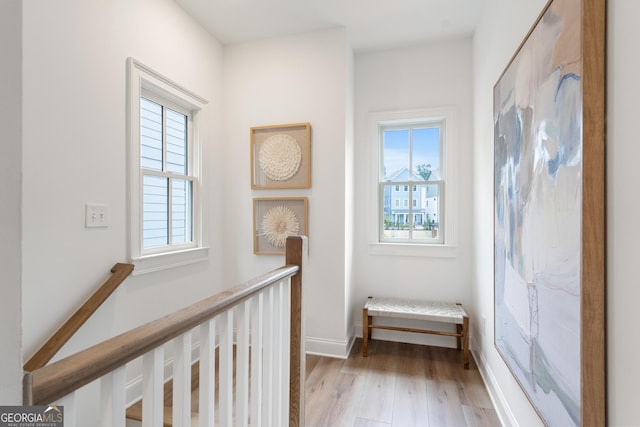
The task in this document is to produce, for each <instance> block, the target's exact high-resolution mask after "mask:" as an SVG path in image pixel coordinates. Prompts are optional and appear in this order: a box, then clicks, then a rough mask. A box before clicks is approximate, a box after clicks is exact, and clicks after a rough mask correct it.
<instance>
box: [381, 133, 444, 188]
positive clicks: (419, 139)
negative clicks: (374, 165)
mask: <svg viewBox="0 0 640 427" xmlns="http://www.w3.org/2000/svg"><path fill="white" fill-rule="evenodd" d="M439 133H440V129H439V128H438V127H424V128H413V129H411V137H412V138H411V139H410V129H390V130H385V131H384V146H383V147H384V149H383V162H384V163H383V165H384V173H385V176H389V175H390V174H392V173H393V172H395V171H398V170H400V169H402V168H405V167H406V168H407V169H409V170H411V171H414V172H415V170H416V166H417V165H420V164H430V165H431V170H432V171H433V170H438V169H440V137H439ZM410 145H411V163H412V164H411V165H410V164H409V161H410V158H409V146H410Z"/></svg>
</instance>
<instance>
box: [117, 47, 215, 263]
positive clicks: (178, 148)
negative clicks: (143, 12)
mask: <svg viewBox="0 0 640 427" xmlns="http://www.w3.org/2000/svg"><path fill="white" fill-rule="evenodd" d="M128 65H129V77H130V82H129V114H130V120H129V122H130V125H129V126H130V129H129V145H130V153H131V154H130V158H131V166H130V187H131V189H130V191H131V202H130V210H131V212H130V228H131V236H130V241H131V245H130V246H131V248H130V250H131V259H132V261H133V262H134V264H135V265H136V268H135V270H134V272H135V273H136V274H141V273H145V272H148V271H156V270H159V269H164V268H170V267H173V266H177V265H184V264H187V263H191V262H197V261H201V260H205V259H207V258H208V255H207V248H206V247H205V245H204V242H203V239H202V232H201V218H202V217H203V215H202V212H201V206H200V198H199V189H200V170H199V167H198V164H199V155H200V152H199V144H198V140H197V136H198V114H199V113H200V111H201V110H202V108H203V107H204V105H205V104H206V100H204V99H202V98H200V97H199V96H197V95H195V94H193V93H191V92H190V91H188V90H186V89H184V88H182V87H181V86H179V85H177V84H176V83H173V82H171V81H169V80H167V79H166V78H164V77H163V76H161V75H159V74H157V73H156V72H154V71H153V70H151V69H149V68H148V67H146V66H144V65H142V64H140V63H139V62H137V61H135V60H133V59H131V58H130V59H129V61H128Z"/></svg>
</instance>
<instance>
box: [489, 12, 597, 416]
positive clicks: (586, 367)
mask: <svg viewBox="0 0 640 427" xmlns="http://www.w3.org/2000/svg"><path fill="white" fill-rule="evenodd" d="M551 14H554V15H555V16H553V17H552V18H553V19H550V17H551ZM559 22H560V24H559V25H560V26H562V25H569V23H573V24H575V25H573V27H572V28H571V29H569V30H567V29H566V28H559V27H557V26H556V27H554V28H555V30H559V29H561V30H563V31H555V32H554V31H549V32H547V33H542V34H541V33H540V32H544V31H545V27H546V26H547V25H548V26H550V27H551V26H553V25H557V24H558V23H559ZM605 27H606V0H550V1H549V2H548V3H547V5H546V6H545V8H544V10H543V11H542V13H541V14H540V16H539V18H538V19H537V21H536V23H535V24H534V26H533V27H532V29H531V30H530V31H529V33H528V34H527V36H526V37H525V40H524V41H523V42H522V44H521V45H520V47H519V48H518V50H517V51H516V53H515V54H514V56H513V58H512V59H511V61H510V62H509V65H507V67H506V69H505V71H504V72H503V74H502V75H501V77H500V79H499V80H498V82H497V83H496V86H495V87H494V120H495V123H494V126H495V150H496V156H495V177H494V185H495V187H494V207H495V209H496V212H495V216H494V217H495V230H494V235H495V241H494V247H495V263H496V264H495V305H494V310H495V324H494V338H495V341H494V344H495V346H496V349H497V350H498V352H499V353H500V355H501V356H502V358H503V359H504V361H505V363H506V365H507V366H508V367H509V369H510V370H511V372H512V373H513V375H514V377H515V378H516V380H517V381H518V383H519V384H520V386H521V387H522V389H523V391H524V392H525V394H526V395H527V397H528V399H529V400H530V401H531V403H532V405H533V407H534V408H535V410H536V411H537V412H538V414H539V415H540V418H541V420H542V421H543V422H544V423H545V425H573V424H575V425H580V426H588V427H599V426H604V425H606V424H607V418H606V362H605V357H606V338H605V327H606V312H605V307H606V305H605V304H606V301H605V292H606V276H605V245H606V239H605V237H606V236H605V223H606V221H605V219H606V218H605V212H606V204H605V202H606V200H605V139H606V134H605V113H606V110H605V105H606V104H605V102H606V93H605V66H606V64H605V58H606V49H605V46H606V44H605V32H606V31H605ZM555 35H559V37H563V36H566V37H565V38H564V39H562V40H561V41H559V39H554V36H555ZM536 40H537V43H538V44H537V47H538V49H537V50H536V49H533V48H532V47H531V46H529V45H528V44H529V43H536ZM540 40H544V42H540ZM576 44H577V45H576ZM567 47H571V48H576V49H577V52H578V57H577V58H576V61H573V62H570V61H568V62H562V56H563V55H566V54H567V52H566V51H563V50H562V49H566V48H567ZM525 57H526V58H525ZM565 57H566V56H565ZM523 58H525V59H523ZM545 58H546V59H548V60H550V61H552V62H553V64H554V65H556V66H557V67H550V69H551V70H552V71H551V72H559V73H560V74H561V75H562V76H561V77H556V78H557V79H558V81H559V80H561V79H562V78H564V77H565V74H563V73H565V71H566V70H570V73H569V71H566V76H568V78H569V79H575V78H576V76H577V77H578V78H577V80H579V87H580V89H579V90H580V91H579V93H578V96H579V99H580V101H578V102H579V106H580V114H577V115H576V116H575V117H574V119H573V120H574V121H570V120H569V118H568V117H566V116H563V115H562V113H560V116H558V117H561V120H560V121H559V122H558V123H553V119H554V118H557V117H551V120H549V121H548V122H546V123H545V126H548V127H545V128H544V129H538V131H544V132H539V133H538V134H536V135H537V137H539V138H542V139H544V138H549V137H550V136H549V134H548V132H551V133H552V132H554V131H556V130H557V129H554V128H552V127H551V126H554V125H558V127H564V128H565V129H568V128H570V126H567V125H568V124H570V125H571V126H574V125H575V126H578V127H580V126H581V129H579V134H580V144H581V147H580V150H581V152H580V156H581V158H580V161H581V167H580V169H579V172H578V174H579V175H578V176H576V175H575V174H574V173H568V175H569V179H575V180H576V182H577V184H578V185H577V188H578V187H579V191H581V197H580V199H579V203H578V204H577V206H576V207H575V211H576V212H577V215H575V217H574V218H573V221H575V223H574V224H577V225H575V228H576V229H577V232H578V233H579V238H578V239H577V241H576V245H575V247H576V249H577V253H576V254H575V255H576V257H577V265H578V266H579V268H578V273H577V275H576V279H577V286H576V288H575V289H577V290H578V292H577V293H576V294H577V295H576V298H575V304H577V307H578V315H577V317H576V318H577V321H578V322H579V326H578V331H577V334H578V336H579V339H578V343H577V346H576V347H577V348H569V347H570V346H569V344H570V343H567V342H562V343H560V344H562V345H563V346H564V349H563V350H564V351H567V352H570V353H571V354H575V355H576V357H575V359H576V360H575V361H574V362H575V364H576V366H577V367H578V377H577V378H578V381H579V383H578V384H576V385H575V386H574V387H573V388H572V389H573V390H577V395H578V398H577V407H575V408H572V407H571V405H567V404H566V402H568V401H569V399H567V400H566V401H564V402H562V404H560V405H559V404H557V403H555V402H551V404H550V400H549V399H550V396H553V398H555V399H556V400H558V401H561V400H562V398H561V397H558V396H560V395H561V394H562V390H558V389H559V388H558V389H555V390H554V385H556V384H557V383H556V381H557V380H558V381H564V380H565V378H562V379H557V378H555V377H554V375H553V373H554V372H555V371H554V370H553V369H552V368H551V365H550V361H549V360H547V359H546V358H545V356H546V354H545V352H544V350H543V348H542V344H541V343H540V342H541V341H542V340H543V339H548V338H542V337H541V336H540V334H542V333H543V332H542V328H543V327H542V326H541V325H543V324H544V322H548V320H544V321H543V320H541V316H549V315H550V314H551V315H553V314H554V313H555V311H554V310H557V306H561V305H560V304H546V303H548V301H549V299H550V298H549V297H547V298H545V299H544V300H543V299H541V298H542V297H541V296H540V293H541V292H547V293H551V292H557V290H558V289H553V288H552V286H549V284H551V282H545V287H546V288H548V289H553V291H549V290H545V291H540V289H542V288H539V289H538V288H537V285H535V283H536V282H537V279H535V280H534V281H532V282H531V284H529V283H530V282H528V281H526V280H521V281H520V282H518V280H515V281H513V276H516V279H522V278H523V277H524V276H521V277H520V276H518V275H517V274H515V275H514V274H513V271H514V270H517V269H519V268H520V269H522V270H526V269H527V268H529V267H530V266H527V261H526V260H525V261H524V262H521V263H512V260H513V259H514V258H508V257H517V256H520V255H522V254H521V253H520V252H518V251H521V250H529V249H530V248H531V247H533V246H534V245H537V246H538V249H532V253H535V251H536V250H538V251H539V250H540V247H542V248H546V249H551V248H552V245H553V244H555V243H557V242H550V241H547V240H545V236H549V235H551V236H554V237H556V238H558V239H559V240H560V241H562V236H565V233H564V230H562V229H559V230H557V231H558V233H550V232H547V231H545V228H544V227H538V231H541V232H540V233H538V234H534V233H530V232H529V233H528V232H527V231H526V230H525V225H522V224H525V221H529V224H532V223H533V222H532V220H531V218H525V216H526V215H527V214H529V212H530V211H533V210H536V209H537V210H539V211H542V212H543V214H544V208H542V209H540V208H539V206H540V204H537V205H536V206H538V207H536V206H532V205H531V204H527V203H526V200H528V199H526V200H525V202H524V203H520V199H525V198H523V197H522V194H521V193H522V192H523V191H528V190H525V187H524V186H523V187H518V186H517V185H515V184H514V185H512V186H510V185H511V184H510V183H506V181H505V180H504V176H506V172H505V170H507V169H509V168H511V170H512V172H510V173H511V176H512V177H514V179H513V181H512V182H520V183H522V182H523V181H526V180H530V181H529V182H528V185H530V186H534V185H535V183H533V182H532V181H535V179H537V178H538V175H536V173H537V171H539V170H540V169H535V168H528V167H527V166H526V165H524V164H519V165H517V166H516V165H514V164H513V160H514V158H516V159H523V157H524V156H527V155H528V154H531V153H528V152H527V151H526V150H534V147H531V146H528V144H529V143H531V144H535V143H537V142H540V140H535V139H532V141H526V139H525V136H523V135H524V134H525V133H526V132H528V131H530V130H531V129H527V128H526V126H520V125H519V124H518V123H515V121H514V123H506V124H504V123H501V121H504V120H506V121H508V118H507V117H506V116H507V114H506V113H505V111H506V110H507V109H508V108H513V109H515V105H518V109H520V110H519V112H518V113H519V114H520V116H519V120H521V123H520V124H522V123H524V122H525V121H527V125H531V127H532V128H534V127H535V124H536V119H535V118H532V117H529V116H527V117H526V118H523V117H525V115H529V114H531V115H535V114H540V111H541V110H542V111H544V110H545V105H535V107H537V108H522V105H526V106H527V107H529V106H531V107H533V106H534V104H526V103H525V104H523V103H520V102H518V101H520V100H518V101H515V100H512V102H513V105H514V106H513V107H511V106H507V104H506V103H507V102H510V101H506V100H507V98H508V97H509V96H511V97H512V98H514V99H515V98H517V96H518V95H514V93H516V88H526V90H527V91H529V92H528V93H526V97H528V98H529V99H528V100H527V101H529V100H533V99H534V98H535V94H534V92H535V91H537V90H541V88H542V86H538V85H539V84H540V83H541V80H542V79H541V74H544V73H545V72H547V71H548V70H543V72H542V73H540V72H539V71H540V69H541V68H542V65H541V64H542V63H543V62H544V60H545ZM525 61H527V62H526V66H525V65H523V64H524V62H525ZM536 67H538V68H536ZM520 68H522V69H524V70H528V72H529V74H528V75H527V72H525V73H523V74H518V78H515V77H513V76H510V74H513V73H517V71H516V70H519V69H520ZM551 72H549V74H551ZM532 76H533V77H532ZM536 79H537V81H536ZM510 80H511V81H512V82H516V81H517V84H513V85H511V83H510ZM561 86H562V85H561V84H558V86H557V89H558V92H559V91H560V90H561ZM574 87H577V86H574ZM509 90H511V91H513V93H512V94H509V95H506V93H507V92H508V91H509ZM554 96H558V94H557V93H556V94H555V95H554ZM558 99H559V96H558V98H554V101H553V103H554V105H556V103H557V102H559V101H558ZM572 102H573V101H572ZM558 111H560V112H561V109H558V110H557V111H556V112H555V114H558ZM509 114H510V113H509ZM515 116H516V115H514V117H515ZM567 121H570V123H568V122H567ZM509 126H513V128H512V132H509V130H508V128H509ZM575 130H576V129H573V131H575ZM509 133H511V134H512V135H518V137H517V138H516V139H517V140H516V141H515V143H514V141H510V140H509V138H508V134H509ZM571 135H573V134H571ZM561 136H562V138H558V139H557V141H559V142H558V145H557V146H558V147H561V149H564V148H565V147H564V146H562V144H564V143H565V142H564V141H563V140H562V139H563V138H564V137H565V136H566V135H561ZM509 144H512V145H513V146H516V145H517V146H518V147H517V150H512V151H509V150H508V148H505V147H509ZM537 148H538V151H535V150H534V152H533V156H530V157H531V158H533V157H535V156H538V157H536V158H537V159H538V160H539V159H540V158H544V159H545V161H546V164H545V165H544V167H548V168H549V169H548V171H550V170H552V169H553V170H554V172H553V173H558V174H560V173H564V171H559V170H557V169H556V168H557V167H558V163H561V161H560V160H558V159H559V157H558V154H557V153H556V152H555V150H553V149H551V150H548V151H545V150H546V148H549V147H546V148H545V149H543V150H540V147H537ZM501 150H504V152H503V151H501ZM505 153H506V154H505ZM509 153H511V157H509V156H510V154H509ZM515 153H517V154H515ZM522 153H524V154H522ZM549 153H551V156H547V157H544V155H547V154H549ZM543 154H544V155H543ZM541 155H543V156H542V157H541ZM554 156H555V157H554ZM504 160H510V161H511V164H507V163H508V162H503V161H504ZM574 160H575V158H574V159H572V161H574ZM537 166H540V163H539V164H537ZM544 167H543V170H544ZM574 172H575V171H574ZM527 174H529V175H527ZM557 176H558V175H556V178H557ZM558 179H559V180H560V179H566V176H564V175H563V176H562V177H561V178H558ZM558 185H561V184H558ZM531 191H533V190H531ZM505 195H506V196H505ZM518 198H520V199H518ZM557 200H560V201H562V200H565V199H564V198H562V197H559V198H557ZM510 203H511V204H512V205H513V206H517V208H516V209H511V210H510V211H509V213H510V214H513V213H515V215H512V216H513V217H514V218H515V217H518V216H520V218H515V219H514V218H511V220H505V218H506V217H505V216H504V215H506V213H505V210H508V209H509V207H508V206H509V204H510ZM560 214H562V213H560ZM547 215H549V216H550V214H549V213H547ZM530 216H531V217H532V218H534V220H535V219H536V218H537V217H535V215H533V214H530ZM543 218H544V217H543ZM567 219H568V218H567ZM508 221H511V222H509V224H508V227H505V223H506V222H508ZM519 221H522V222H519ZM542 223H543V224H545V223H544V219H543V220H542ZM566 223H570V221H566ZM515 224H519V225H518V226H519V227H521V229H518V230H516V231H515V232H514V231H510V227H517V226H516V225H515ZM532 228H535V224H534V226H533V227H532ZM505 230H506V231H505ZM507 234H509V236H510V237H513V236H517V237H516V238H515V240H509V239H507V238H505V235H507ZM558 236H559V237H558ZM532 243H533V245H531V244H532ZM507 247H508V248H509V249H506V248H507ZM507 253H508V255H507ZM525 254H526V253H525ZM570 255H571V254H570ZM525 257H526V256H525ZM525 257H522V258H525ZM531 258H533V257H531ZM535 262H539V260H536V261H535ZM507 264H509V265H507ZM513 265H516V267H515V268H514V267H513ZM529 270H530V271H531V272H532V273H535V274H530V277H538V276H536V274H543V273H547V271H542V272H537V271H535V266H534V267H533V269H532V268H529ZM523 283H526V286H525V288H526V290H524V291H522V289H523V287H522V286H521V285H522V284H523ZM574 283H575V282H574ZM551 285H552V284H551ZM533 288H536V290H535V292H534V291H533V290H532V289H533ZM518 289H520V292H521V294H522V295H524V296H525V297H526V298H527V301H522V298H520V299H518V298H517V293H518ZM507 293H509V295H507ZM566 294H569V292H566ZM532 301H533V302H535V310H534V309H532ZM509 304H513V305H512V307H511V308H509ZM518 304H520V306H519V307H523V306H525V307H526V306H527V305H528V309H529V313H530V314H529V317H528V318H529V320H530V322H529V324H528V327H529V328H530V329H529V330H528V333H529V334H530V335H529V336H528V337H527V335H526V334H525V335H523V337H524V338H520V340H521V341H522V342H526V341H527V339H529V340H530V342H531V343H532V344H531V345H530V349H532V350H531V351H530V353H529V354H528V355H527V354H526V352H524V356H525V358H526V356H528V357H529V361H528V362H527V361H526V360H525V361H524V364H525V365H526V364H527V363H529V365H528V366H524V367H523V366H521V365H522V363H521V364H520V365H519V364H518V363H514V361H517V360H518V359H517V357H518V351H519V350H518V348H517V346H514V347H508V346H507V344H511V343H510V342H509V341H510V337H512V336H515V335H514V334H513V333H511V331H510V328H511V329H513V330H517V329H518V328H519V327H520V326H519V325H525V328H524V329H526V318H525V319H524V320H525V322H518V321H517V319H515V317H516V316H513V317H512V318H511V317H510V316H509V315H508V314H509V313H510V312H513V313H516V312H520V315H521V317H522V312H521V311H520V310H517V309H516V307H518ZM542 304H546V305H547V307H544V308H543V305H542ZM549 305H555V306H556V307H555V308H554V309H552V308H550V307H548V306H549ZM573 309H575V307H573ZM531 313H533V314H531ZM552 317H553V318H552V319H551V321H553V322H555V328H556V329H558V330H561V329H562V328H564V327H565V323H566V320H567V319H566V318H564V317H563V316H552ZM568 317H569V316H568ZM546 330H547V334H548V335H550V333H548V331H549V328H546ZM525 332H527V331H525ZM516 341H517V340H516ZM505 343H506V344H505ZM547 345H549V343H548V342H547ZM520 361H521V362H522V359H520ZM528 367H530V368H531V369H530V372H528V371H527V368H528ZM536 369H539V370H540V372H539V371H536ZM523 373H526V374H527V375H522V374H523ZM532 389H533V390H535V392H534V393H532V392H531V390H532ZM536 393H545V395H544V399H540V398H539V396H536ZM540 396H541V395H540ZM553 404H555V406H553ZM552 406H553V407H552ZM558 407H559V408H560V409H558ZM568 407H569V408H570V409H567V408H568ZM563 410H566V414H563ZM564 416H566V418H567V419H568V420H569V421H570V422H571V423H568V422H567V419H562V417H564ZM558 420H562V421H558Z"/></svg>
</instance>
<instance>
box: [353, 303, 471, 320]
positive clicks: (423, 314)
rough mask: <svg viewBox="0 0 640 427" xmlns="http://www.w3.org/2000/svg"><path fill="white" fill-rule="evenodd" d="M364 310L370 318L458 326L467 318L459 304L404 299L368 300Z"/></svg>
mask: <svg viewBox="0 0 640 427" xmlns="http://www.w3.org/2000/svg"><path fill="white" fill-rule="evenodd" d="M364 308H366V309H367V310H368V314H369V316H384V317H399V318H403V319H419V320H429V321H433V322H446V323H456V324H462V322H463V318H464V317H466V316H467V313H466V312H465V311H464V308H462V306H461V305H458V304H452V303H446V302H432V301H417V300H411V299H403V298H374V297H371V298H369V299H368V300H367V303H366V304H365V306H364Z"/></svg>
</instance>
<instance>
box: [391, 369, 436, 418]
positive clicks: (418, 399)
mask: <svg viewBox="0 0 640 427" xmlns="http://www.w3.org/2000/svg"><path fill="white" fill-rule="evenodd" d="M426 402H427V380H426V379H425V378H424V377H419V376H400V377H398V378H397V380H396V395H395V399H394V405H393V423H392V426H393V427H427V426H428V425H429V424H428V419H429V412H428V410H427V405H426Z"/></svg>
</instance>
